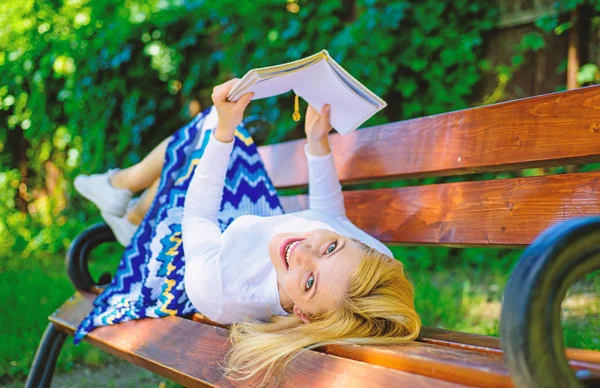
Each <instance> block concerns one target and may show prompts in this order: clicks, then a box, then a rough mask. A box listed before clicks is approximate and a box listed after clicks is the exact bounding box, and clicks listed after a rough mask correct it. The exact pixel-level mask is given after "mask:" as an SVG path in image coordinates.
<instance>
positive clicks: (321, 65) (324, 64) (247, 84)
mask: <svg viewBox="0 0 600 388" xmlns="http://www.w3.org/2000/svg"><path fill="white" fill-rule="evenodd" d="M290 90H293V91H294V93H296V95H297V96H300V97H302V98H303V99H304V100H305V101H306V102H308V103H309V104H310V105H312V107H313V108H315V109H316V110H317V111H318V112H319V113H320V112H321V109H322V107H323V105H324V104H329V105H331V119H330V121H331V125H332V126H333V128H335V129H336V131H338V132H339V133H340V134H342V135H346V134H348V133H350V132H352V131H354V130H355V129H356V128H358V127H359V126H360V125H361V124H362V123H364V122H365V121H367V120H368V119H369V118H371V116H373V115H374V114H375V113H377V112H379V111H380V110H381V109H383V108H385V107H386V106H387V103H386V102H385V101H383V100H382V99H381V98H379V97H378V96H377V95H376V94H375V93H373V92H371V91H370V90H369V89H367V88H366V87H365V86H364V85H363V84H361V83H360V82H359V81H357V80H356V79H355V78H354V77H352V76H351V75H350V74H349V73H348V72H347V71H346V70H344V69H343V68H342V66H340V65H339V64H338V63H337V62H336V61H335V60H333V58H332V57H331V56H330V55H329V53H328V52H327V50H321V51H320V52H318V53H316V54H314V55H311V56H309V57H306V58H303V59H299V60H297V61H293V62H289V63H284V64H282V65H277V66H269V67H262V68H258V69H253V70H250V71H249V72H248V73H246V75H244V77H242V79H240V81H239V83H238V84H237V85H236V86H234V87H233V89H231V91H230V92H229V95H228V96H227V99H228V100H229V101H237V100H239V98H240V97H242V96H243V95H244V94H246V93H249V92H254V98H253V100H257V99H260V98H266V97H271V96H276V95H279V94H283V93H287V92H289V91H290ZM296 110H297V109H296ZM297 114H298V113H297V112H295V113H294V115H297ZM295 120H296V118H295Z"/></svg>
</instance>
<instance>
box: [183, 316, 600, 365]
mask: <svg viewBox="0 0 600 388" xmlns="http://www.w3.org/2000/svg"><path fill="white" fill-rule="evenodd" d="M192 319H193V320H194V321H196V322H202V323H205V324H208V325H213V326H219V327H224V326H223V325H220V324H218V323H215V322H213V321H211V320H209V319H208V318H206V317H205V316H204V315H202V314H199V313H196V314H194V316H193V317H192ZM417 342H422V343H425V344H431V345H435V346H437V347H450V348H456V349H462V350H469V351H472V352H478V353H489V354H495V355H502V345H501V344H500V339H499V338H498V337H491V336H487V335H480V334H470V333H463V332H459V331H453V330H446V329H440V328H434V327H423V328H421V334H420V335H419V338H418V339H417ZM362 348H364V349H369V347H365V346H363V347H362ZM317 350H320V349H317ZM320 351H322V350H320ZM337 351H338V350H336V347H335V346H330V347H329V348H328V349H327V350H325V352H327V353H331V354H335V355H341V353H345V354H346V356H348V355H350V354H353V352H348V351H346V350H344V347H343V346H340V350H339V352H341V353H340V354H337V353H336V352H337ZM354 354H359V353H354ZM565 354H566V356H567V358H568V359H569V364H570V365H571V367H573V369H587V370H590V371H593V372H596V374H598V375H600V352H598V351H593V350H585V349H573V348H567V349H565ZM358 357H360V358H364V357H363V356H362V355H359V356H358Z"/></svg>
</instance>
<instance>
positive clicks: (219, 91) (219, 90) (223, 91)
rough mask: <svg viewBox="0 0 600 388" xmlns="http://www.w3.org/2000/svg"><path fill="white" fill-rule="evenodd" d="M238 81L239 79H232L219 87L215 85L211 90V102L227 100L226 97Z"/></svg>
mask: <svg viewBox="0 0 600 388" xmlns="http://www.w3.org/2000/svg"><path fill="white" fill-rule="evenodd" d="M239 81H240V79H239V78H232V79H230V80H229V81H227V82H224V83H222V84H220V85H217V86H215V87H214V88H213V92H212V98H213V101H215V100H216V101H220V102H224V101H225V100H226V98H227V95H228V94H229V92H230V91H231V89H233V87H234V86H235V85H237V83H238V82H239Z"/></svg>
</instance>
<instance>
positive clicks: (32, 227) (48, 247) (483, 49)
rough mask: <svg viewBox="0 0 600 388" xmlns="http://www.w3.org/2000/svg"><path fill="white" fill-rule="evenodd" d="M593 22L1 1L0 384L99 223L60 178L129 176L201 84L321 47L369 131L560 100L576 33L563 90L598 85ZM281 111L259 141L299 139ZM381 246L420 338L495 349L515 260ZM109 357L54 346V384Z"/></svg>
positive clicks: (341, 1)
mask: <svg viewBox="0 0 600 388" xmlns="http://www.w3.org/2000/svg"><path fill="white" fill-rule="evenodd" d="M530 3H531V4H530ZM533 3H535V4H536V5H535V8H532V9H531V10H526V9H524V8H523V7H526V6H527V4H530V6H531V7H533ZM523 4H525V5H523ZM539 4H542V5H544V7H541V8H540V6H539ZM517 5H518V7H517ZM525 11H527V12H525ZM529 11H531V12H529ZM524 15H525V16H527V17H525V16H524ZM599 26H600V0H593V1H583V0H561V1H542V2H521V1H516V0H514V1H511V0H503V1H495V2H490V1H484V0H425V1H416V0H393V1H392V0H390V1H376V0H323V1H309V0H255V1H241V0H236V1H233V0H220V1H186V0H125V1H114V0H94V1H88V0H64V1H60V0H46V1H33V0H8V1H7V0H5V1H3V2H1V3H0V202H1V203H2V204H3V206H1V207H0V298H1V300H2V301H3V303H4V305H5V314H2V315H1V316H0V329H1V330H2V332H3V340H2V341H0V383H8V382H18V381H22V380H23V379H24V377H25V376H26V374H27V372H28V369H29V366H30V363H31V360H32V358H33V354H34V352H35V349H36V347H37V343H38V341H39V338H40V336H41V334H42V332H43V329H44V327H45V325H46V323H47V320H46V317H47V316H48V315H49V314H50V313H52V312H53V311H54V310H55V309H56V308H57V307H58V306H59V305H60V304H61V303H62V302H63V301H64V300H65V299H66V298H68V297H69V296H70V295H71V294H72V293H73V288H72V286H71V285H70V283H69V282H68V280H67V277H66V273H65V270H64V264H63V260H64V259H63V257H64V254H65V251H66V249H67V248H68V246H69V244H70V242H71V241H72V240H73V238H75V236H76V235H77V234H78V233H79V232H81V231H82V230H83V229H84V228H85V227H86V226H87V225H90V224H92V223H95V222H99V221H100V220H101V218H100V215H99V212H98V211H97V209H95V208H94V207H93V206H92V205H90V204H89V203H87V202H86V201H85V200H83V199H82V198H80V197H79V196H77V195H76V193H75V192H74V190H73V186H72V181H73V178H74V177H75V176H77V175H78V174H81V173H86V174H89V173H96V172H101V171H105V170H106V169H108V168H111V167H117V166H119V167H126V166H128V165H131V164H133V163H136V162H137V161H139V160H140V159H141V158H142V157H143V156H144V155H145V153H146V152H148V151H149V150H150V149H151V148H152V147H153V146H155V145H156V144H157V143H158V142H159V141H160V140H162V139H163V138H165V137H167V136H169V135H170V134H171V133H173V132H174V131H175V130H176V129H177V128H179V127H180V126H182V125H183V124H184V123H186V122H187V121H189V120H190V118H191V117H193V116H194V115H195V114H197V113H198V112H199V111H200V110H202V109H205V108H206V107H208V106H209V105H210V94H211V91H212V87H213V86H214V85H216V84H218V83H221V82H223V81H225V80H227V79H229V78H231V77H233V76H237V77H241V76H242V75H243V74H244V73H245V72H246V71H247V70H249V69H251V68H253V67H262V66H267V65H273V64H279V63H283V62H287V61H291V60H295V59H298V58H301V57H304V56H307V55H310V54H313V53H315V52H318V51H319V50H321V49H323V48H326V49H327V50H328V51H329V53H330V54H331V55H332V56H333V57H334V58H335V59H336V60H337V61H338V62H340V63H341V64H342V66H343V67H344V68H345V69H347V70H348V71H349V72H350V73H351V74H352V75H354V76H355V77H356V78H357V79H359V80H360V81H361V82H363V83H364V84H365V85H366V86H367V87H369V88H370V89H371V90H373V91H374V92H375V93H376V94H378V95H379V96H381V97H382V98H383V99H385V100H386V101H387V102H388V104H389V106H388V108H386V109H384V110H383V111H382V112H380V113H378V114H377V115H376V116H374V117H373V118H372V119H371V120H369V121H368V122H367V123H365V125H364V126H367V127H368V126H371V125H376V124H381V123H387V122H390V121H397V120H403V119H408V118H413V117H421V116H425V115H430V114H436V113H440V112H447V111H451V110H456V109H462V108H467V107H472V106H478V105H482V104H488V103H494V102H498V101H503V100H507V99H513V98H517V97H526V96H529V95H533V94H540V93H545V92H551V91H557V90H564V89H565V88H566V87H567V80H566V73H567V70H568V66H569V65H568V63H567V47H568V46H571V43H572V40H571V39H572V37H573V36H576V37H578V42H579V43H578V44H577V49H578V51H577V52H578V58H579V63H578V64H577V68H576V69H575V71H576V72H577V77H576V80H575V82H576V86H583V85H588V84H591V83H596V82H598V81H599V80H600V73H599V71H598V59H599V55H598V52H597V48H596V47H597V45H596V43H598V42H599V37H598V35H599V34H598V31H599ZM540 63H543V64H544V66H543V67H541V65H540ZM540 78H541V79H540ZM532 80H533V81H532ZM571 86H572V85H571ZM292 108H293V96H292V95H285V96H278V97H275V98H269V99H265V100H259V101H256V102H253V103H252V104H251V108H250V112H249V114H258V115H261V116H263V117H264V118H265V119H266V120H267V121H268V122H269V123H270V129H269V130H268V131H266V132H262V133H258V134H257V135H256V140H257V142H258V143H259V144H270V143H276V142H280V141H285V140H290V139H297V138H300V137H302V134H303V133H302V129H301V127H300V126H299V125H301V123H300V124H297V123H295V122H293V121H292V120H291V119H290V117H291V113H292ZM598 168H599V166H598V164H590V165H581V166H565V167H557V168H552V169H530V170H522V171H507V172H502V173H498V174H489V173H488V174H476V175H470V176H463V177H452V178H427V179H413V180H405V181H395V182H391V183H390V184H392V185H394V186H405V185H419V184H431V183H438V182H450V181H457V180H473V179H495V178H506V177H516V176H532V175H540V174H560V173H564V172H565V171H569V172H573V171H590V170H596V169H598ZM393 249H394V253H395V255H396V257H398V258H401V259H402V260H403V261H404V262H405V263H406V266H407V268H408V271H409V273H410V274H411V277H412V279H413V280H414V282H415V285H416V287H417V308H418V309H419V312H420V313H421V315H422V317H423V321H424V323H425V324H426V325H430V326H439V327H445V328H450V329H456V330H465V331H469V332H474V333H482V334H489V335H497V333H498V315H499V307H500V300H501V295H502V291H503V287H504V285H505V283H506V281H507V279H508V275H509V273H510V269H511V268H512V266H513V265H514V263H515V262H516V260H517V259H518V257H519V255H520V254H521V252H522V250H506V249H456V248H430V247H393ZM121 252H122V249H120V248H119V247H118V246H116V245H112V246H107V247H103V248H102V249H101V252H99V253H98V254H97V256H98V257H102V260H94V262H93V269H94V271H95V273H100V272H101V271H104V270H108V271H114V269H115V268H116V266H117V263H118V260H119V255H120V253H121ZM593 275H595V276H589V277H588V278H586V279H585V280H583V281H582V282H580V283H578V285H576V287H574V292H575V293H577V295H579V297H580V296H582V295H583V297H582V298H583V299H582V298H579V297H578V298H579V299H577V298H575V299H577V300H580V299H581V300H583V302H582V303H575V304H574V306H575V307H573V306H571V307H569V306H567V307H565V311H566V312H565V313H564V316H565V318H564V325H565V337H566V341H567V344H568V345H569V346H574V347H584V348H589V349H600V341H599V340H598V338H600V334H599V333H600V329H599V323H598V321H599V320H598V316H599V311H600V301H599V300H598V297H597V295H598V290H599V289H600V280H599V279H598V276H597V274H593ZM590 295H592V296H594V295H595V296H596V297H591V298H588V296H590ZM107 361H108V358H107V357H106V355H105V354H104V353H102V352H100V351H99V350H97V349H93V348H91V347H90V346H89V345H88V344H85V343H84V344H82V345H81V346H79V347H78V348H75V347H74V346H72V345H71V344H70V340H67V344H66V345H65V347H64V348H63V350H62V352H61V356H60V359H59V365H58V370H59V372H63V371H66V370H70V369H73V368H74V367H75V366H77V365H81V364H85V365H92V366H99V367H100V366H102V365H103V364H105V363H106V362H107Z"/></svg>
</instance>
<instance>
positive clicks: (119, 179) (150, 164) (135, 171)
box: [110, 138, 169, 221]
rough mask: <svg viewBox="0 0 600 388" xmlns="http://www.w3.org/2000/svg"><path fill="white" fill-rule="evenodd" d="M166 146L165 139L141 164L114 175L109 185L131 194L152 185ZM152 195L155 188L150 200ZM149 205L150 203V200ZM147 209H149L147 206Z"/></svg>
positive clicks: (163, 158)
mask: <svg viewBox="0 0 600 388" xmlns="http://www.w3.org/2000/svg"><path fill="white" fill-rule="evenodd" d="M168 144H169V138H166V139H165V140H163V141H162V142H161V143H160V144H159V145H158V146H156V147H155V148H154V149H153V150H152V151H150V153H149V154H148V155H146V157H145V158H144V159H143V160H142V161H141V162H139V163H137V164H135V165H133V166H131V167H127V168H126V169H123V170H120V171H117V172H116V173H114V174H113V175H112V176H111V177H110V184H111V185H112V186H113V187H116V188H118V189H129V190H130V191H131V192H133V193H136V192H138V191H142V190H144V189H145V188H147V187H150V186H151V185H153V183H154V182H156V181H157V180H158V178H160V173H161V171H162V168H163V165H164V163H165V152H166V150H167V145H168ZM157 187H158V183H157ZM154 194H156V188H155V189H154V192H153V193H152V198H154ZM150 203H152V200H150ZM148 207H150V205H149V204H148ZM146 210H147V209H146ZM144 214H145V212H144ZM142 218H143V217H142ZM140 221H141V220H140Z"/></svg>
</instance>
